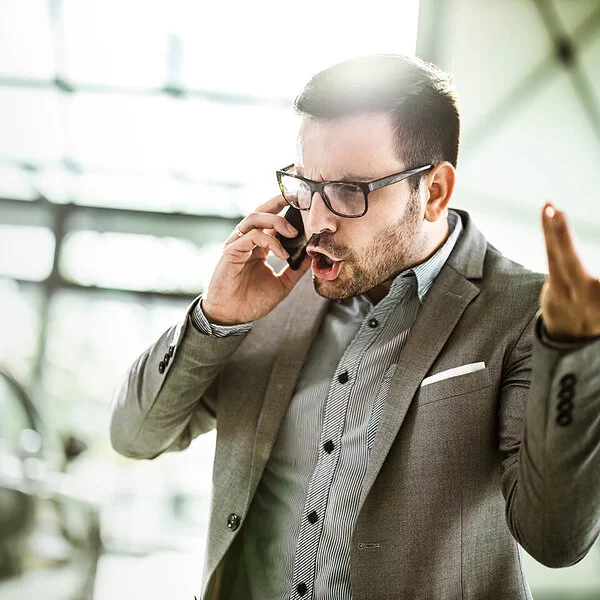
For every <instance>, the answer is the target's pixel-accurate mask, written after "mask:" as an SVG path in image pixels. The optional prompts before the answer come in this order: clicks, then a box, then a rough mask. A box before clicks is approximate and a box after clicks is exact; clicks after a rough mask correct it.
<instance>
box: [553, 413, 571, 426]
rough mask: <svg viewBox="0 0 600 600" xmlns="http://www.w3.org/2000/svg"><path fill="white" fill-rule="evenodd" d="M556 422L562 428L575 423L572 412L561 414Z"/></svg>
mask: <svg viewBox="0 0 600 600" xmlns="http://www.w3.org/2000/svg"><path fill="white" fill-rule="evenodd" d="M556 422H557V423H558V424H559V425H560V426H561V427H567V426H568V425H570V424H571V423H572V422H573V415H572V414H571V413H570V412H561V413H559V415H558V417H556Z"/></svg>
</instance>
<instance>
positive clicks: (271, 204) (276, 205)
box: [255, 194, 288, 214]
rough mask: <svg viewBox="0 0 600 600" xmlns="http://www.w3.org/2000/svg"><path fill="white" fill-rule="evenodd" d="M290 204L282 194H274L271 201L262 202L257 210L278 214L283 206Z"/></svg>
mask: <svg viewBox="0 0 600 600" xmlns="http://www.w3.org/2000/svg"><path fill="white" fill-rule="evenodd" d="M286 206H288V203H287V202H286V201H285V199H284V197H283V196H282V195H281V194H278V195H277V196H274V197H273V198H271V199H270V200H269V201H267V202H265V203H264V204H261V205H260V206H257V207H256V211H255V212H267V213H273V214H277V213H278V212H280V211H281V209H282V208H284V207H286Z"/></svg>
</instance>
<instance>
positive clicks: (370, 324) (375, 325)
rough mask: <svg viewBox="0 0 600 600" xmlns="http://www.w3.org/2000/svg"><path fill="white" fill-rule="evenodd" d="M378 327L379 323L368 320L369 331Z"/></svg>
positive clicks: (374, 320) (375, 320)
mask: <svg viewBox="0 0 600 600" xmlns="http://www.w3.org/2000/svg"><path fill="white" fill-rule="evenodd" d="M378 325H379V321H378V320H377V319H369V327H370V328H371V329H375V327H377V326H378Z"/></svg>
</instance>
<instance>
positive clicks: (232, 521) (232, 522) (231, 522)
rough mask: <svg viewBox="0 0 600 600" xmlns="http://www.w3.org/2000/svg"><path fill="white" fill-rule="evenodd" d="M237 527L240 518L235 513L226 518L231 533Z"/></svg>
mask: <svg viewBox="0 0 600 600" xmlns="http://www.w3.org/2000/svg"><path fill="white" fill-rule="evenodd" d="M239 526H240V518H239V517H238V516H237V515H236V514H235V513H231V514H230V515H229V516H228V517H227V527H228V528H229V529H231V531H235V530H236V529H237V528H238V527H239Z"/></svg>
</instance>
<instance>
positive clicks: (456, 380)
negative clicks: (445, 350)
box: [418, 367, 493, 405]
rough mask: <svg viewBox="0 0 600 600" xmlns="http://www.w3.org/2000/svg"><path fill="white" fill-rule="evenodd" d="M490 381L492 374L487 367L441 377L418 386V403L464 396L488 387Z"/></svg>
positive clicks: (490, 383)
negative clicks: (453, 375) (445, 377)
mask: <svg viewBox="0 0 600 600" xmlns="http://www.w3.org/2000/svg"><path fill="white" fill-rule="evenodd" d="M492 383H493V381H492V375H491V373H490V369H489V368H488V367H486V368H485V369H481V370H479V371H473V372H472V373H464V374H462V375H457V376H456V377H450V378H448V379H441V380H439V381H436V382H434V383H431V384H429V385H426V386H424V387H421V388H419V392H418V394H419V395H418V403H419V404H421V405H422V404H429V403H430V402H436V401H438V400H443V399H444V398H451V397H453V396H464V395H466V394H470V393H472V392H476V391H478V390H481V389H484V388H486V387H489V386H491V385H492Z"/></svg>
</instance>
